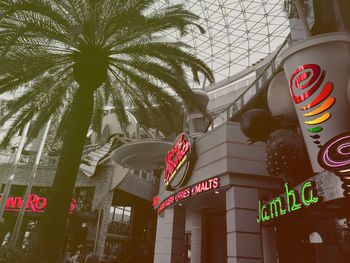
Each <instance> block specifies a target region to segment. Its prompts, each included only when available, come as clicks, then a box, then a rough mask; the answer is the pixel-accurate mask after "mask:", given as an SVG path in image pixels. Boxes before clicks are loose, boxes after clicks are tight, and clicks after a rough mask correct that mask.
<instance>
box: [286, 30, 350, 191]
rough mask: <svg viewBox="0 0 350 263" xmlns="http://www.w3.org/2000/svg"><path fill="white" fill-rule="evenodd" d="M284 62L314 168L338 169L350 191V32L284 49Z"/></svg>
mask: <svg viewBox="0 0 350 263" xmlns="http://www.w3.org/2000/svg"><path fill="white" fill-rule="evenodd" d="M283 66H284V70H285V74H286V76H287V79H288V80H289V85H290V93H291V96H292V98H293V102H294V106H295V109H296V112H297V116H298V120H299V123H300V128H301V131H302V133H303V136H304V140H305V144H306V147H307V150H308V154H309V157H310V162H311V164H312V168H313V171H314V172H316V173H317V172H321V171H322V170H323V169H326V170H332V171H334V172H335V173H336V174H337V175H338V176H340V178H341V179H342V181H343V182H344V184H343V188H344V189H345V192H344V195H349V194H350V104H349V101H350V100H349V97H350V96H349V95H350V94H349V93H350V90H349V88H348V86H350V82H349V76H350V35H349V34H346V33H340V32H338V33H330V34H323V35H319V36H315V37H312V38H309V39H307V40H305V41H303V42H301V43H299V44H297V45H295V46H292V47H291V48H289V49H288V50H286V51H285V53H284V54H283Z"/></svg>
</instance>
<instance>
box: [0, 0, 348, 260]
mask: <svg viewBox="0 0 350 263" xmlns="http://www.w3.org/2000/svg"><path fill="white" fill-rule="evenodd" d="M169 2H170V3H172V2H174V3H175V2H178V1H175V0H174V1H172V0H170V1H165V0H164V1H163V0H159V3H158V4H157V5H158V6H156V7H155V8H159V7H162V6H163V5H165V4H167V3H169ZM182 2H183V3H184V4H185V6H186V7H188V9H189V10H191V11H192V12H194V13H196V14H198V15H199V16H200V17H201V23H202V26H203V27H205V29H206V31H207V32H206V34H205V35H200V34H198V32H197V31H195V30H193V31H191V32H190V34H189V35H186V36H185V37H183V39H181V40H183V41H185V42H186V43H188V44H189V45H190V46H192V47H193V52H194V53H195V54H196V55H198V57H200V58H201V59H203V60H204V61H205V62H206V63H207V64H208V65H209V66H210V67H211V69H212V70H213V72H214V74H215V79H216V82H215V83H213V84H209V83H207V82H206V80H205V79H202V81H201V83H202V85H201V86H198V85H197V86H196V84H194V83H193V84H192V85H193V90H194V94H195V96H196V97H197V100H198V101H199V103H200V105H201V106H202V107H206V109H207V112H208V113H209V115H205V114H203V112H202V111H201V110H200V108H199V107H197V108H196V107H193V106H191V107H189V106H188V105H183V104H182V103H180V102H179V108H178V112H170V113H166V114H164V116H163V118H160V117H159V118H158V119H157V118H156V117H152V116H150V117H148V118H147V119H146V118H145V117H144V115H143V114H141V113H140V112H137V111H136V110H133V109H129V111H128V119H129V125H128V127H127V129H126V131H125V130H123V129H122V128H121V127H120V125H119V123H118V121H117V116H116V114H115V112H114V109H113V108H112V107H110V108H105V112H104V114H105V115H104V117H103V120H102V123H103V125H102V130H101V133H102V136H101V138H97V136H96V134H95V133H93V132H91V133H89V138H88V140H87V141H88V143H87V144H86V146H85V147H84V152H83V158H82V161H81V164H80V168H79V172H78V175H77V181H76V185H75V190H74V195H73V197H72V203H71V208H70V211H69V213H70V215H69V222H68V226H67V231H66V235H65V246H64V248H63V251H64V253H75V252H76V251H77V250H79V251H80V253H84V249H85V247H87V246H88V245H91V246H92V247H93V249H94V251H95V253H96V254H97V255H98V256H99V257H100V258H101V261H100V262H114V261H112V260H114V259H118V258H129V259H132V258H133V256H134V255H136V254H137V255H141V257H142V258H143V259H144V262H154V263H183V262H185V263H189V262H191V263H295V262H298V263H330V262H335V263H346V262H349V261H350V213H349V212H348V211H349V209H348V208H349V205H350V204H349V199H348V195H349V193H350V174H349V171H350V160H349V157H347V156H348V154H349V150H348V147H349V145H350V122H349V119H348V112H347V110H346V109H348V110H349V109H350V18H349V16H348V14H349V13H350V1H348V0H296V1H292V0H235V1H233V0H231V1H230V0H228V1H224V0H206V1H204V0H186V1H185V0H182ZM180 37H181V36H179V35H176V34H175V33H174V34H169V38H174V39H180ZM203 78H204V77H203ZM0 99H1V100H0V115H1V114H4V112H6V103H7V101H6V99H5V98H0ZM343 106H344V108H342V107H343ZM345 106H346V107H347V108H345ZM208 116H209V117H208ZM165 123H166V124H165ZM29 129H30V127H29ZM45 134H47V133H46V132H45V129H44V128H43V129H42V130H41V131H40V132H39V133H38V134H37V136H36V138H35V139H34V140H33V141H32V142H30V143H28V144H26V145H25V147H24V151H23V153H22V155H21V156H20V157H19V162H18V166H17V167H16V173H15V177H14V179H13V182H12V185H11V189H10V194H9V198H8V199H7V200H6V205H5V210H4V214H3V218H4V221H3V222H2V223H0V224H1V225H0V246H6V245H8V244H9V242H10V239H11V236H12V234H13V232H14V228H15V221H16V220H15V218H16V217H17V216H18V213H19V210H20V208H21V205H22V203H21V200H22V198H23V196H24V194H25V191H26V188H27V186H28V185H29V179H28V178H29V176H28V175H30V174H31V172H32V169H33V165H34V159H35V155H36V153H37V152H38V151H39V149H40V145H41V144H42V142H43V141H44V140H43V138H44V137H45V136H46V135H45ZM21 135H23V132H22V134H21V132H19V133H18V136H17V137H16V138H13V140H12V146H11V147H9V148H8V149H6V150H2V151H1V152H0V192H1V193H2V192H3V191H4V189H5V186H6V182H7V178H8V175H9V174H10V173H11V171H13V164H12V163H13V160H14V158H15V151H16V148H17V147H19V145H20V144H21V140H22V138H23V136H21ZM24 137H25V136H24ZM58 158H59V157H58V156H55V155H51V156H50V155H46V156H44V155H43V156H42V157H41V159H40V163H39V166H38V170H37V176H36V178H35V180H34V181H33V182H30V184H31V185H32V191H31V195H30V198H29V203H28V205H27V207H26V210H25V215H24V218H23V222H22V225H21V228H20V232H19V238H18V240H17V241H16V242H17V245H18V246H21V247H22V248H23V249H26V247H28V246H29V245H30V242H31V239H32V238H33V236H35V227H36V225H37V224H38V222H39V221H40V219H41V218H42V216H43V213H44V212H45V207H46V205H47V197H48V195H49V192H50V186H51V185H52V182H53V178H54V174H55V169H56V166H57V163H58ZM136 263H137V262H136Z"/></svg>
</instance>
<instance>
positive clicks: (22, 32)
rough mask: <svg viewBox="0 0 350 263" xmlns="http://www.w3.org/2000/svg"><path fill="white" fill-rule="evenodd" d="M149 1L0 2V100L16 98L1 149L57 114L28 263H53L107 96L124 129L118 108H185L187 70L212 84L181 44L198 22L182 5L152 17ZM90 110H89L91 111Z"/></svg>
mask: <svg viewBox="0 0 350 263" xmlns="http://www.w3.org/2000/svg"><path fill="white" fill-rule="evenodd" d="M154 2H155V0H4V1H0V61H1V64H0V94H2V93H5V92H11V91H17V92H19V93H20V94H21V95H20V96H18V97H17V98H16V99H15V100H14V101H12V103H11V104H10V105H9V111H8V114H7V115H5V117H3V118H2V119H1V120H0V126H1V125H3V123H4V122H5V121H6V120H8V119H9V118H11V117H12V116H14V114H17V115H16V117H15V118H14V121H13V124H12V128H11V129H10V130H9V131H8V133H7V136H6V137H5V139H4V141H3V142H2V144H3V145H6V143H7V142H8V141H9V140H10V138H11V137H12V136H13V135H14V133H15V132H16V131H17V130H18V129H20V128H21V127H22V126H23V125H24V124H25V123H27V122H28V121H29V120H31V119H32V118H33V116H34V115H36V116H37V117H36V118H37V121H36V125H34V128H33V129H32V131H33V133H35V130H37V129H39V128H40V127H41V126H40V125H42V124H44V123H45V122H46V121H47V120H48V119H49V118H50V116H51V115H53V114H55V113H60V114H61V116H62V118H61V128H60V129H58V130H60V131H61V132H62V134H63V135H62V136H63V147H62V153H61V158H60V161H59V164H58V167H57V171H56V176H55V179H54V182H53V185H52V189H51V195H50V199H49V202H48V207H47V211H46V214H45V217H44V218H43V220H42V221H41V224H40V226H39V230H38V231H39V232H38V238H37V241H36V243H35V246H34V248H33V251H32V252H33V253H32V259H31V262H56V261H57V258H59V257H58V253H59V251H60V246H61V244H62V241H63V237H64V230H65V225H66V219H67V211H68V208H69V203H70V199H71V196H72V191H73V188H74V184H75V180H76V174H77V171H78V167H79V164H80V159H81V154H82V149H83V146H84V143H85V138H86V134H87V130H88V128H89V125H90V123H91V119H92V116H94V117H96V118H98V116H99V112H100V109H101V107H98V106H99V105H101V104H103V103H102V101H103V98H111V100H112V102H113V104H114V106H115V109H116V114H117V116H118V119H119V121H120V122H121V123H122V124H124V125H125V124H126V123H127V117H126V113H125V110H124V105H125V103H127V104H128V105H130V106H132V107H135V108H138V109H141V110H142V109H146V108H149V107H151V106H153V105H160V106H162V107H163V106H164V107H168V108H169V107H170V108H171V107H172V106H173V105H176V99H175V98H174V96H172V95H171V94H170V93H169V92H167V90H166V89H164V87H170V88H171V89H172V90H173V91H175V92H176V94H178V96H179V97H181V98H182V99H183V100H184V102H185V103H195V102H193V101H192V98H191V95H192V92H191V89H190V87H189V85H188V84H187V78H188V76H187V74H186V72H187V71H188V69H190V72H191V73H192V74H191V75H192V77H193V79H194V80H195V81H196V82H199V76H198V74H199V73H201V74H204V76H205V77H206V79H208V80H209V81H211V82H212V81H213V75H212V73H211V71H210V69H209V68H208V67H207V66H206V65H205V64H204V63H203V62H202V61H201V60H199V59H197V58H196V57H195V56H194V55H191V54H190V53H189V52H188V48H189V47H188V46H187V45H185V44H184V43H182V42H180V41H177V42H176V41H169V40H167V39H165V38H164V37H163V36H164V34H165V33H166V32H168V30H171V29H176V30H178V31H179V32H180V33H181V34H183V35H184V34H186V33H187V30H188V29H189V26H192V27H196V28H198V29H199V30H200V32H201V33H204V30H203V28H202V27H201V26H199V25H198V24H196V23H195V21H196V20H198V16H196V15H194V14H193V13H191V12H189V11H187V10H185V9H184V8H183V6H181V5H174V6H169V7H166V8H162V9H158V10H156V11H152V9H151V7H152V5H153V4H154ZM94 106H95V108H94Z"/></svg>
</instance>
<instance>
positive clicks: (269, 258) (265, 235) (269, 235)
mask: <svg viewBox="0 0 350 263" xmlns="http://www.w3.org/2000/svg"><path fill="white" fill-rule="evenodd" d="M261 239H262V243H263V244H262V246H263V255H264V263H267V262H268V263H278V254H277V243H276V232H275V230H274V229H273V227H272V226H267V227H262V228H261Z"/></svg>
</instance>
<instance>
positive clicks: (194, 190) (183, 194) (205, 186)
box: [153, 177, 220, 213]
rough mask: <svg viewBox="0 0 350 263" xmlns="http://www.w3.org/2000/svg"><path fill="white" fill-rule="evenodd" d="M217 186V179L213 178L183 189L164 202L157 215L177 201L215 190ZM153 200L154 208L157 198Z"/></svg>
mask: <svg viewBox="0 0 350 263" xmlns="http://www.w3.org/2000/svg"><path fill="white" fill-rule="evenodd" d="M219 186H220V184H219V178H218V177H214V178H211V179H208V180H206V181H203V182H200V183H197V184H195V185H194V186H192V187H188V188H186V189H183V190H181V191H179V192H177V193H175V194H173V195H171V196H170V197H168V198H167V199H166V200H164V201H163V202H162V203H161V204H160V206H159V208H158V213H159V212H161V211H162V210H163V209H164V208H166V207H167V206H169V205H172V204H174V203H176V202H178V201H181V200H184V199H187V198H189V197H190V196H193V195H196V194H199V193H203V192H206V191H209V190H212V189H216V188H218V187H219ZM153 200H156V202H155V201H154V202H153V206H156V205H157V204H158V200H159V197H158V196H157V197H155V198H154V199H153Z"/></svg>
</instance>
